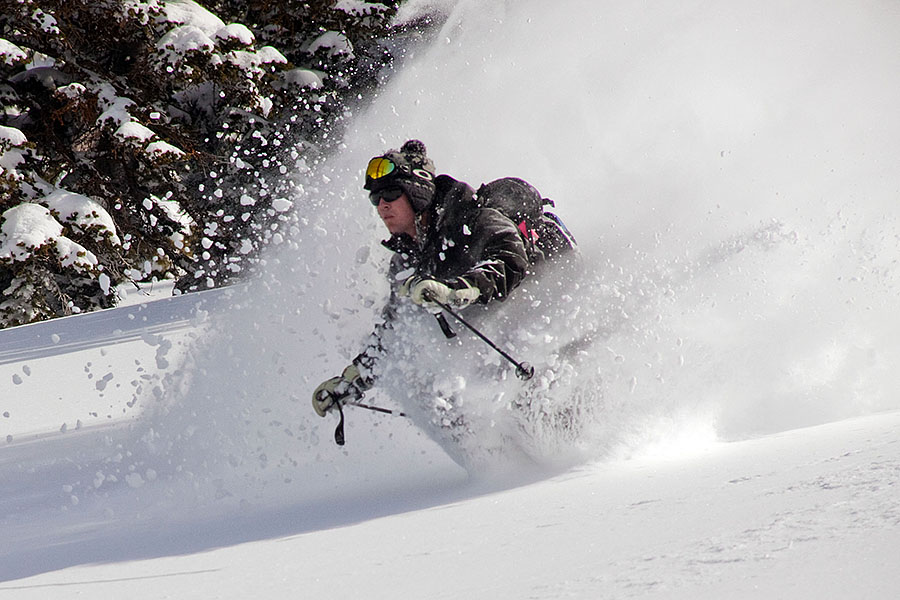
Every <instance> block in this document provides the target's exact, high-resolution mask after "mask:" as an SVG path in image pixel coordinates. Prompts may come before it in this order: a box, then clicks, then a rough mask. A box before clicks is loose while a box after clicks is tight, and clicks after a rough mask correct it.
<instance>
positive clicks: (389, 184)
mask: <svg viewBox="0 0 900 600" xmlns="http://www.w3.org/2000/svg"><path fill="white" fill-rule="evenodd" d="M363 188H364V189H366V190H369V192H370V193H377V192H381V191H384V190H387V189H396V188H399V189H401V190H403V191H404V192H405V193H406V196H407V197H408V198H409V203H410V205H411V206H412V208H413V210H414V211H415V213H416V214H421V213H423V212H425V211H426V210H427V209H428V207H429V206H431V203H432V200H433V199H434V191H435V187H434V163H433V162H432V161H431V159H430V158H428V156H427V151H426V149H425V144H423V143H422V142H420V141H419V140H408V141H407V142H406V143H404V144H403V146H401V147H400V150H388V151H387V152H385V153H384V154H382V155H381V156H376V157H375V158H373V159H372V160H371V161H369V168H368V169H367V170H366V183H365V185H364V186H363Z"/></svg>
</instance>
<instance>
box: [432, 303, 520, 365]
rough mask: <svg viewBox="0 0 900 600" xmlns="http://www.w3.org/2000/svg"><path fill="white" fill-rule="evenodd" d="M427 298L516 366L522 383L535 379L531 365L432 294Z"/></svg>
mask: <svg viewBox="0 0 900 600" xmlns="http://www.w3.org/2000/svg"><path fill="white" fill-rule="evenodd" d="M425 297H426V300H428V301H430V302H434V303H435V304H437V305H438V306H440V307H441V308H442V309H443V310H445V311H446V312H447V313H448V314H449V315H450V316H452V317H453V318H454V319H456V320H457V321H459V322H460V323H462V324H463V325H465V326H466V327H467V328H468V329H469V331H471V332H472V333H474V334H475V335H477V336H478V337H480V338H481V339H482V341H484V343H486V344H487V345H488V346H490V347H491V348H493V349H494V350H496V351H497V353H498V354H500V356H502V357H503V358H505V359H506V360H508V361H509V362H511V363H512V364H514V365H515V366H516V377H518V378H519V379H521V380H522V381H527V380H529V379H531V378H532V377H534V367H532V366H531V365H530V364H529V363H527V362H520V361H517V360H516V359H514V358H513V357H512V356H510V355H509V354H507V353H506V352H504V351H503V349H502V348H500V347H499V346H498V345H497V344H495V343H494V342H492V341H491V340H490V339H489V338H488V337H487V336H486V335H484V334H483V333H481V332H480V331H478V329H476V328H475V326H474V325H472V324H471V323H469V322H468V321H466V320H465V319H463V318H462V317H461V316H460V315H459V313H457V312H456V311H455V310H453V309H452V308H450V307H449V306H447V305H446V304H444V303H443V302H439V301H438V300H436V299H435V298H434V296H432V295H431V294H426V295H425Z"/></svg>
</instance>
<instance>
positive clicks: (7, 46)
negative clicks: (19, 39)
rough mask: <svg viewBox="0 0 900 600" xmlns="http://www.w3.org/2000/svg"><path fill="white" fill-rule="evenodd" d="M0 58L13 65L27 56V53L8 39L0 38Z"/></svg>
mask: <svg viewBox="0 0 900 600" xmlns="http://www.w3.org/2000/svg"><path fill="white" fill-rule="evenodd" d="M0 58H2V59H3V62H4V63H6V64H7V65H13V64H15V63H17V62H20V61H23V60H25V59H26V58H28V55H27V54H26V53H25V51H24V50H22V49H21V48H19V47H18V46H16V45H15V44H13V43H12V42H10V41H9V40H6V39H3V38H0Z"/></svg>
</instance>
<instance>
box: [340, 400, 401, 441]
mask: <svg viewBox="0 0 900 600" xmlns="http://www.w3.org/2000/svg"><path fill="white" fill-rule="evenodd" d="M361 397H362V396H360V398H361ZM335 404H337V408H338V412H339V413H340V415H341V420H340V421H339V422H338V424H337V427H336V428H335V429H334V443H335V444H337V445H338V446H343V445H344V443H345V442H346V441H347V440H346V438H345V437H344V404H346V405H348V406H356V407H357V408H364V409H366V410H371V411H375V412H380V413H383V414H386V415H394V416H396V417H405V416H406V413H405V412H402V411H399V410H391V409H389V408H381V407H380V406H372V405H371V404H363V403H362V402H360V401H359V400H352V401H350V402H340V401H338V402H335Z"/></svg>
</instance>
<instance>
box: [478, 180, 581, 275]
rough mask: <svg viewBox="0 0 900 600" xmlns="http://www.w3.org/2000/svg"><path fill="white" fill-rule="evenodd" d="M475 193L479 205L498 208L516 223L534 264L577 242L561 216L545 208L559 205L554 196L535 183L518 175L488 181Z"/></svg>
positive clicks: (573, 245)
mask: <svg viewBox="0 0 900 600" xmlns="http://www.w3.org/2000/svg"><path fill="white" fill-rule="evenodd" d="M475 197H476V199H477V201H478V204H479V205H480V206H483V207H486V208H493V209H495V210H498V211H499V212H501V213H503V215H505V216H506V217H507V218H509V219H510V220H511V221H512V222H513V223H515V224H516V226H517V227H518V228H519V233H520V234H521V236H522V239H523V240H524V241H525V248H526V249H527V250H528V253H529V258H530V259H531V262H532V264H534V263H537V262H540V261H541V260H548V259H555V258H558V257H560V256H562V255H564V254H566V253H568V252H571V251H572V250H574V249H575V247H576V245H577V244H576V242H575V238H574V237H573V236H572V234H571V233H570V232H569V230H568V228H567V227H566V226H565V225H564V224H563V222H562V220H561V219H560V218H559V217H558V216H556V215H555V214H553V213H552V212H550V211H548V210H545V208H544V207H546V206H551V207H552V206H556V204H554V202H553V200H551V199H549V198H543V197H542V196H541V194H540V192H538V191H537V189H535V187H534V186H533V185H531V184H530V183H528V182H526V181H523V180H522V179H519V178H518V177H504V178H502V179H496V180H494V181H491V182H490V183H485V184H483V185H482V186H481V187H480V188H478V191H477V192H476V193H475Z"/></svg>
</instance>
